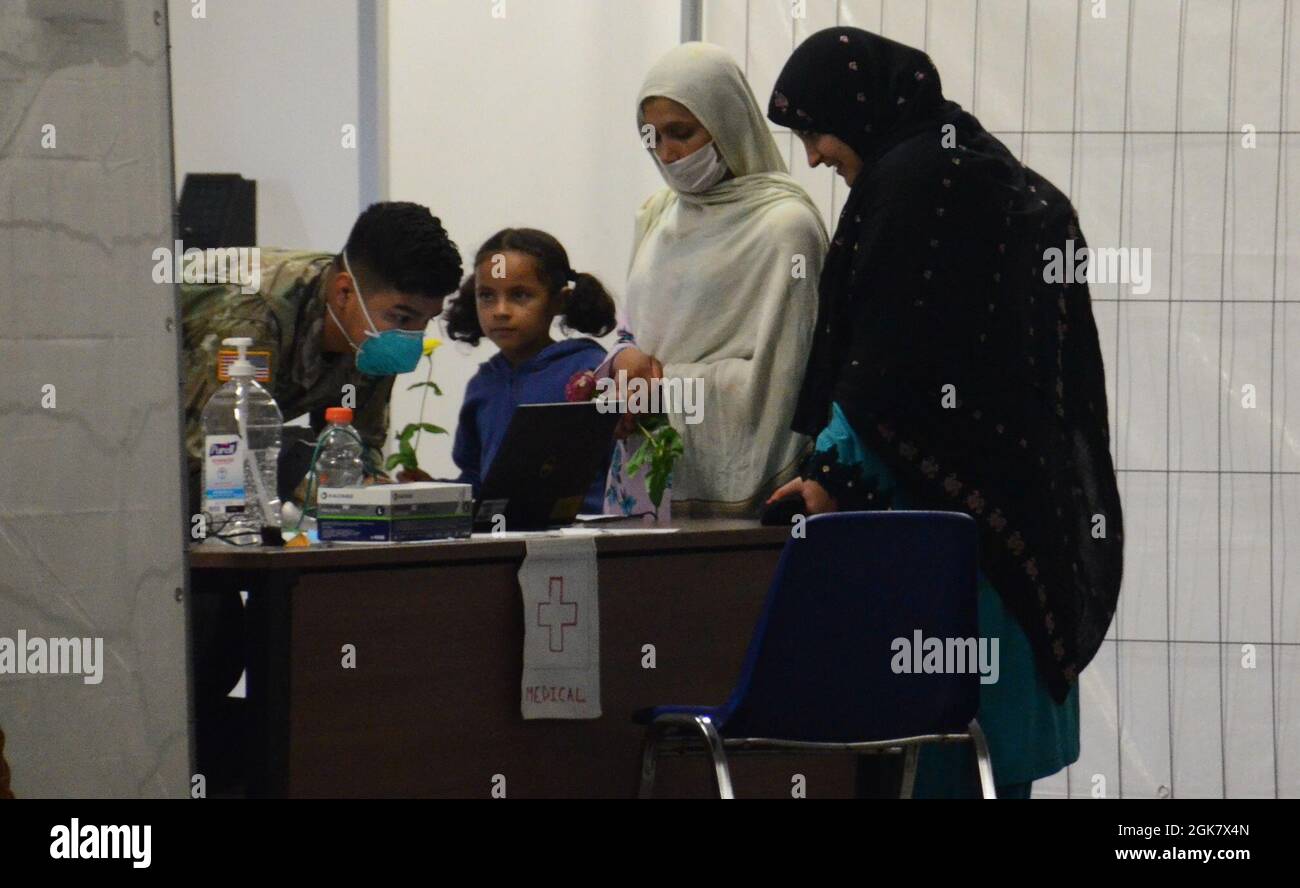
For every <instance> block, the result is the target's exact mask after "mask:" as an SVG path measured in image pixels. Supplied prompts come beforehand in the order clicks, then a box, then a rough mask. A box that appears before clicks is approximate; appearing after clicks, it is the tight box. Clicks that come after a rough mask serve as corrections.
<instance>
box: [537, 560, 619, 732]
mask: <svg viewBox="0 0 1300 888" xmlns="http://www.w3.org/2000/svg"><path fill="white" fill-rule="evenodd" d="M527 547H528V554H527V555H526V556H525V557H524V563H523V564H522V565H521V566H520V568H519V589H520V592H521V593H522V595H523V605H524V674H523V680H522V681H521V683H520V691H519V708H520V711H521V712H522V713H523V717H524V718H600V602H599V587H598V582H597V571H596V543H595V539H594V538H593V537H592V536H568V537H533V538H529V539H528V540H527Z"/></svg>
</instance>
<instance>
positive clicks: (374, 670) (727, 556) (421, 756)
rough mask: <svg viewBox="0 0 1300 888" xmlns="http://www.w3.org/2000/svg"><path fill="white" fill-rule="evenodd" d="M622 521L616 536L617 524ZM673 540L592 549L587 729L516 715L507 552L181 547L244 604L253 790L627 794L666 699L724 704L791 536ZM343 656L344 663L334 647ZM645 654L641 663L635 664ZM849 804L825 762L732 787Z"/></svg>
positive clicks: (463, 545) (210, 581)
mask: <svg viewBox="0 0 1300 888" xmlns="http://www.w3.org/2000/svg"><path fill="white" fill-rule="evenodd" d="M615 526H618V525H615ZM675 526H677V527H679V528H680V530H679V532H677V533H674V534H655V535H650V534H646V535H635V536H600V537H597V539H596V551H597V557H598V559H599V576H600V616H601V626H600V647H601V698H602V699H601V706H602V711H603V713H604V714H603V716H602V717H601V718H599V719H595V720H587V721H559V720H537V721H524V720H523V718H522V717H521V716H520V713H519V687H520V673H521V670H522V666H523V655H522V651H523V632H524V627H523V607H522V603H521V599H520V591H519V584H518V581H517V577H516V574H517V572H518V570H519V566H520V564H521V562H522V561H523V558H524V554H525V543H524V541H523V540H521V539H509V538H507V539H492V538H477V537H476V538H475V539H473V540H469V541H444V542H439V543H430V544H420V545H402V546H378V545H374V546H369V545H367V546H346V547H343V546H337V547H330V548H311V549H286V550H280V549H265V548H260V547H257V548H251V549H242V550H237V549H234V548H231V547H228V546H224V545H220V544H215V545H214V544H213V543H207V544H204V545H201V546H194V547H192V548H191V550H190V554H189V557H190V568H191V571H192V574H191V578H192V582H191V588H192V590H193V594H195V595H204V594H213V593H214V592H217V591H220V590H226V591H229V590H230V589H232V588H234V589H246V590H247V591H248V592H249V601H248V609H247V619H248V628H249V662H248V694H249V701H248V702H249V707H250V709H251V710H252V715H253V724H254V735H253V736H254V743H253V750H252V752H253V754H254V755H253V758H254V762H253V766H252V770H253V774H252V783H251V784H250V789H251V791H252V793H253V794H255V795H287V796H297V797H302V796H452V797H478V798H487V797H489V794H490V791H491V789H492V785H493V780H494V777H495V775H504V777H505V781H506V793H507V796H508V797H511V798H527V797H631V796H633V795H634V794H635V789H636V781H637V776H638V771H639V766H640V756H639V751H640V742H641V736H642V729H641V728H640V727H639V726H637V725H634V724H633V723H632V722H631V714H632V713H633V712H634V711H635V710H637V709H639V708H642V707H645V706H652V705H656V704H662V703H702V704H711V703H721V702H723V701H724V700H725V699H726V695H727V694H728V692H729V691H730V690H731V688H732V686H733V685H734V683H735V680H736V677H737V675H738V673H739V669H740V665H741V661H742V659H743V657H744V652H745V647H746V645H747V644H748V641H749V637H750V634H751V631H752V629H753V626H754V621H755V619H756V617H757V616H758V612H759V609H760V607H761V605H762V601H763V596H764V593H765V592H766V590H767V586H768V583H769V582H770V580H771V577H772V574H773V572H774V570H775V567H776V562H777V558H778V556H779V554H780V551H781V548H782V546H783V545H784V543H785V540H786V538H787V535H788V533H789V531H788V530H787V529H785V528H779V527H761V526H760V525H758V524H757V522H753V521H737V520H725V519H682V520H681V521H679V522H677V523H676V525H675ZM346 644H351V645H355V647H356V668H354V669H345V668H343V667H342V659H343V654H342V649H343V646H344V645H346ZM646 644H653V645H654V646H655V653H656V660H657V664H656V668H654V669H643V668H642V658H643V654H642V648H643V645H646ZM796 773H799V774H803V775H804V776H805V778H806V781H807V792H808V795H809V796H812V797H817V796H821V797H826V796H848V795H850V794H851V792H852V773H853V763H852V761H851V760H848V759H844V758H839V757H801V758H794V759H792V758H787V757H783V756H782V757H764V758H761V759H760V758H749V759H742V760H737V761H736V762H735V763H734V768H733V777H734V780H735V783H736V791H737V794H738V795H739V796H741V797H744V796H774V797H784V798H789V797H790V789H791V785H792V777H793V775H794V774H796ZM709 775H710V769H709V768H708V766H707V765H706V763H705V761H704V760H703V759H695V758H691V759H684V760H681V761H668V762H664V763H663V764H662V765H661V767H660V769H659V779H658V782H657V794H658V795H663V796H707V795H709V793H710V791H711V782H710V776H709Z"/></svg>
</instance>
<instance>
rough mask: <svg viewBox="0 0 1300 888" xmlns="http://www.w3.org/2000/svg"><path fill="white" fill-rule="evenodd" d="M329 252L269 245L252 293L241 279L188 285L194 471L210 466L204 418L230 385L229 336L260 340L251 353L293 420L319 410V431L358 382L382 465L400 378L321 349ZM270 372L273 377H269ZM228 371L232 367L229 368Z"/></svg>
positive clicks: (363, 429) (188, 423)
mask: <svg viewBox="0 0 1300 888" xmlns="http://www.w3.org/2000/svg"><path fill="white" fill-rule="evenodd" d="M333 258H334V257H333V255H332V254H329V253H305V252H289V251H283V250H269V249H264V250H262V251H261V274H262V276H261V285H260V288H259V289H258V291H257V292H255V293H244V292H242V289H248V288H247V287H245V288H241V286H240V284H239V283H199V284H192V283H186V284H182V285H181V287H180V293H181V314H182V318H183V334H182V336H183V340H182V347H183V349H184V356H183V358H182V365H183V366H184V368H185V388H184V391H183V393H182V398H183V401H184V405H185V450H186V454H187V457H188V459H187V463H188V466H189V470H190V474H191V476H193V475H195V474H197V473H198V472H200V471H202V455H203V428H202V425H201V423H200V417H201V415H202V413H203V407H204V406H205V405H206V404H207V403H208V398H210V397H211V396H212V393H213V392H215V391H216V390H217V389H218V388H220V387H221V386H222V385H223V384H224V380H222V379H219V378H218V363H219V361H220V360H221V359H222V358H223V355H222V354H221V353H222V352H226V354H225V355H224V358H225V362H227V363H228V362H229V360H230V358H231V357H233V350H231V349H228V348H225V347H223V346H222V344H221V342H222V340H223V339H227V338H229V337H233V336H247V337H249V338H250V339H252V340H253V346H252V348H251V349H250V350H249V351H250V357H252V358H253V359H254V363H255V364H257V366H258V368H259V372H258V380H259V381H260V382H261V383H262V385H263V387H264V388H266V389H267V391H269V392H270V393H271V396H272V397H273V398H275V402H276V404H277V405H279V407H280V412H281V413H282V414H283V415H284V418H285V420H286V421H288V420H291V419H294V418H296V417H299V416H301V415H303V414H304V413H306V414H309V415H310V416H311V426H312V428H313V429H314V430H316V431H317V432H319V431H320V430H321V429H322V428H324V426H325V408H326V407H338V406H349V405H347V404H345V403H344V395H345V391H350V390H345V388H344V386H346V385H352V386H355V396H356V401H355V407H354V414H353V422H352V424H353V426H354V427H355V428H356V430H357V433H358V434H359V435H361V438H362V440H363V441H365V442H366V449H367V454H366V459H367V463H368V464H369V465H371V466H376V467H378V466H381V465H382V464H383V459H382V457H381V452H382V450H383V446H384V440H385V438H386V436H387V432H388V399H389V396H390V395H391V393H392V389H393V377H391V376H386V377H374V376H365V375H364V374H362V373H360V372H359V371H358V370H357V369H356V366H355V364H354V362H353V357H352V355H344V354H326V353H324V352H322V351H321V334H322V331H323V329H324V325H325V323H327V322H328V317H327V315H326V313H325V299H324V272H325V271H326V269H327V268H328V267H329V264H330V262H331V261H332V260H333ZM268 371H269V375H270V378H269V380H268V379H266V378H265V376H266V374H267V372H268ZM223 372H224V371H223Z"/></svg>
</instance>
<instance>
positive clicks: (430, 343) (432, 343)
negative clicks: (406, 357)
mask: <svg viewBox="0 0 1300 888" xmlns="http://www.w3.org/2000/svg"><path fill="white" fill-rule="evenodd" d="M440 345H442V340H441V339H426V340H424V356H425V357H426V358H427V357H428V356H429V355H431V354H433V350H434V349H435V348H437V347H438V346H440Z"/></svg>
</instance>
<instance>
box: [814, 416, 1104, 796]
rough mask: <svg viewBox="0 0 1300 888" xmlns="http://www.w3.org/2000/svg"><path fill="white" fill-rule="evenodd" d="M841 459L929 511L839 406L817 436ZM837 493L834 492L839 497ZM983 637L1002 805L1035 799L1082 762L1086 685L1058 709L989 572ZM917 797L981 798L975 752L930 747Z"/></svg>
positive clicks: (983, 585)
mask: <svg viewBox="0 0 1300 888" xmlns="http://www.w3.org/2000/svg"><path fill="white" fill-rule="evenodd" d="M831 451H833V452H834V455H835V457H836V460H837V461H838V462H839V463H840V465H841V466H845V467H852V468H856V469H857V470H858V472H859V473H860V475H861V477H862V478H863V479H864V481H868V482H873V483H874V484H875V486H876V489H877V490H879V491H880V492H881V493H886V494H892V497H893V499H892V503H893V507H894V508H896V509H919V508H923V507H922V506H920V505H918V504H917V503H916V502H915V501H914V500H912V499H911V498H910V497H909V496H908V494H907V491H905V490H902V489H899V488H898V486H897V482H896V481H895V479H894V476H893V474H892V473H891V472H890V470H889V468H888V467H887V466H886V465H885V464H884V463H883V462H881V461H880V460H879V459H878V458H877V457H876V455H875V454H874V453H872V452H871V451H870V450H868V449H867V448H865V447H863V446H862V441H861V439H860V438H858V435H857V433H856V432H854V430H853V427H852V426H850V425H849V422H848V420H847V419H846V418H845V416H844V413H843V411H842V410H841V409H840V405H839V404H833V405H832V408H831V421H830V424H829V425H827V427H826V428H825V429H824V430H823V431H822V433H821V434H820V435H818V437H817V452H818V453H825V452H831ZM831 492H832V494H834V491H833V490H832V491H831ZM978 582H979V627H980V635H982V636H983V637H985V638H996V639H998V659H999V664H1000V665H999V674H998V680H997V681H996V682H994V683H993V684H981V685H980V708H979V714H978V716H977V718H978V719H979V723H980V727H981V728H983V729H984V733H985V735H986V736H987V737H988V743H989V755H990V757H991V758H992V760H993V779H994V781H995V783H996V784H997V787H998V796H999V797H1001V798H1017V797H1020V798H1028V797H1029V785H1030V784H1031V783H1032V782H1033V781H1034V780H1037V779H1039V778H1040V777H1047V776H1050V775H1052V774H1055V773H1056V772H1057V771H1060V770H1061V769H1062V768H1064V767H1066V766H1067V765H1069V764H1071V763H1073V762H1075V761H1077V760H1078V758H1079V685H1078V683H1075V684H1074V685H1072V686H1071V688H1070V693H1069V695H1068V696H1067V697H1066V699H1065V702H1064V703H1057V702H1056V701H1055V700H1054V699H1053V698H1052V695H1051V693H1050V692H1049V691H1048V689H1047V684H1046V682H1044V681H1043V679H1042V678H1041V677H1040V676H1039V674H1038V669H1037V667H1036V666H1035V664H1034V654H1033V650H1032V649H1031V648H1030V646H1029V638H1028V637H1027V636H1026V635H1025V631H1024V629H1022V628H1021V627H1020V623H1019V622H1017V621H1016V619H1015V617H1013V616H1012V615H1011V614H1010V613H1008V612H1007V609H1006V608H1005V607H1004V606H1003V604H1002V597H1001V596H1000V595H998V593H997V590H996V589H994V588H993V586H992V584H991V583H990V582H989V580H988V577H986V576H985V575H984V571H983V570H981V571H979V579H978ZM914 795H915V797H916V798H974V797H978V796H979V784H978V780H977V779H976V776H975V766H974V758H973V753H972V751H971V749H970V747H969V746H968V745H965V744H954V745H945V746H939V745H933V746H927V747H925V748H924V749H923V750H922V752H921V756H920V762H919V765H918V768H917V775H916V785H915V789H914Z"/></svg>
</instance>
